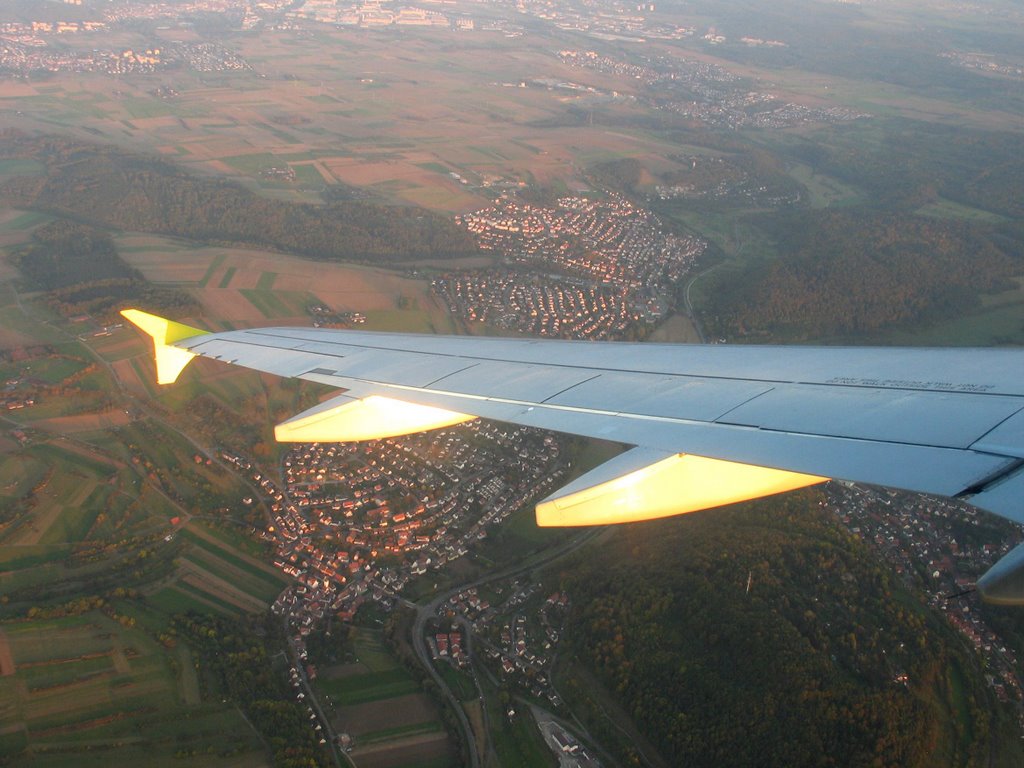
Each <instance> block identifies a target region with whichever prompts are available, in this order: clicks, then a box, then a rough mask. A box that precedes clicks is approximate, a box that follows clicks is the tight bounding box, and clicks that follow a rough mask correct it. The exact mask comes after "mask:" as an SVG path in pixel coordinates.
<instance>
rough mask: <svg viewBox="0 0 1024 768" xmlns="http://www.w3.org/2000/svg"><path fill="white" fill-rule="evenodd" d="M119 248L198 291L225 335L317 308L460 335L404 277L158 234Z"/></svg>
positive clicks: (380, 325) (154, 272)
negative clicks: (229, 330)
mask: <svg viewBox="0 0 1024 768" xmlns="http://www.w3.org/2000/svg"><path fill="white" fill-rule="evenodd" d="M116 243H117V247H118V250H119V252H120V253H121V254H122V256H123V258H124V259H125V260H126V261H127V262H128V263H129V264H131V266H133V267H135V268H137V269H139V270H140V271H141V272H142V273H143V274H144V275H145V276H146V277H147V278H148V279H149V280H150V281H152V282H153V283H156V284H158V285H161V284H167V285H173V286H175V287H178V288H184V289H186V290H188V291H189V292H190V293H192V294H193V295H194V296H195V297H196V299H197V300H198V301H199V303H200V304H201V305H202V306H203V307H204V308H205V310H206V312H205V313H204V314H205V315H206V316H208V317H211V318H216V320H217V322H218V323H219V324H220V327H219V328H218V330H220V329H222V328H243V327H249V326H258V325H267V324H268V323H270V322H271V321H273V322H276V323H294V324H303V325H307V324H309V323H310V322H311V319H310V313H309V308H310V307H311V306H314V305H325V306H328V307H330V308H331V309H332V310H334V311H336V312H361V313H364V314H365V315H366V317H367V321H366V324H365V325H364V326H362V327H365V328H367V329H369V330H408V331H423V332H435V333H450V332H453V330H454V327H453V325H452V323H451V320H450V318H449V317H448V314H447V312H446V311H445V310H444V309H443V308H442V307H441V306H440V305H439V304H438V302H437V301H436V300H435V299H434V297H433V296H432V295H431V294H430V289H429V285H428V284H427V282H426V281H425V280H423V279H422V278H413V277H409V276H406V275H404V274H402V273H400V272H395V271H390V270H383V269H375V268H372V267H361V266H356V265H350V264H324V263H322V262H314V261H310V260H308V259H301V258H298V257H294V256H288V255H285V254H279V253H268V252H266V251H256V250H248V249H241V248H223V247H204V246H193V247H185V246H183V244H182V242H181V241H179V240H175V239H172V238H165V237H158V236H154V235H141V234H125V235H121V236H119V237H118V238H117V239H116ZM123 338H124V337H123V336H121V335H118V336H117V337H116V339H117V340H118V341H120V340H123ZM105 346H106V345H105ZM104 354H105V356H106V354H107V353H106V352H105V353H104ZM112 354H114V355H116V356H118V357H120V356H121V354H122V353H120V352H118V351H112Z"/></svg>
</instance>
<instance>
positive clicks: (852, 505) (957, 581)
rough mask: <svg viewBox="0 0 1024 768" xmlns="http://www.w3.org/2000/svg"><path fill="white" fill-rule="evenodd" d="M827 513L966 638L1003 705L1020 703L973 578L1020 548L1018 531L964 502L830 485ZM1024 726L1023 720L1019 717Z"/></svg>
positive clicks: (1012, 661)
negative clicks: (981, 608)
mask: <svg viewBox="0 0 1024 768" xmlns="http://www.w3.org/2000/svg"><path fill="white" fill-rule="evenodd" d="M827 489H828V500H829V507H830V508H831V509H832V511H833V512H834V513H835V514H836V515H837V516H838V517H839V519H840V520H841V521H842V523H843V524H844V525H845V526H846V528H847V529H848V530H849V531H850V532H851V533H853V534H854V535H855V536H857V537H859V538H861V539H863V540H864V541H866V542H868V543H870V544H871V545H873V546H874V547H875V548H876V549H877V550H878V551H879V552H880V554H881V555H882V557H883V558H884V559H885V560H886V561H887V562H888V563H889V564H890V565H891V566H892V567H893V569H894V570H895V572H896V573H897V574H898V575H899V576H900V578H902V579H903V580H904V581H905V582H906V583H907V584H908V585H910V586H911V587H912V588H913V589H914V590H915V591H923V593H924V594H925V595H926V597H927V601H928V604H929V605H930V606H931V607H932V608H933V609H934V610H936V611H938V612H939V613H940V614H942V615H944V616H945V618H946V620H947V621H949V623H950V624H952V625H953V626H954V627H955V628H956V629H957V630H959V631H960V633H961V634H963V636H964V637H965V639H966V640H967V642H969V643H970V645H971V647H973V648H974V649H975V650H976V651H977V652H978V653H980V654H981V655H982V656H983V657H984V659H985V662H986V665H987V667H988V674H987V675H986V679H987V680H988V683H989V685H991V686H992V688H993V690H994V691H995V693H996V695H997V696H998V697H999V698H1000V699H1001V700H1002V701H1011V700H1012V701H1018V702H1019V701H1021V699H1022V690H1021V681H1020V678H1019V677H1018V674H1017V671H1016V670H1017V669H1018V668H1019V667H1018V665H1017V657H1016V654H1015V653H1014V652H1013V650H1012V649H1010V648H1007V647H1006V644H1005V643H1004V642H1003V640H1001V639H1000V637H999V636H998V635H997V634H996V632H995V631H994V630H993V629H992V628H991V627H990V626H988V625H987V624H986V623H985V621H984V619H983V618H982V616H981V614H980V612H979V610H978V604H977V597H976V596H975V595H974V591H973V585H974V582H975V579H976V578H977V577H978V576H979V575H980V574H982V573H984V572H985V571H986V570H988V568H990V567H991V566H992V565H993V564H994V563H995V562H996V561H997V560H999V559H1000V558H1001V557H1003V555H1005V554H1006V553H1007V552H1008V551H1009V550H1010V549H1012V548H1013V547H1014V546H1016V544H1017V543H1018V542H1019V540H1020V538H1021V531H1020V528H1019V527H1018V526H1014V525H1013V524H1011V523H1007V522H1005V521H1002V520H999V519H997V518H994V517H992V516H990V515H988V514H987V513H985V512H980V511H979V510H977V509H975V508H973V507H971V506H969V505H967V504H963V503H959V502H956V501H952V500H949V499H941V498H937V497H932V496H921V495H916V494H909V493H904V492H901V491H894V490H889V489H883V488H875V487H869V486H860V485H857V486H853V485H848V484H843V483H829V484H828V486H827ZM1022 725H1024V716H1022Z"/></svg>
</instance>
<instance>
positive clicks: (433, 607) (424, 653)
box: [403, 528, 607, 768]
mask: <svg viewBox="0 0 1024 768" xmlns="http://www.w3.org/2000/svg"><path fill="white" fill-rule="evenodd" d="M606 530H607V529H602V528H588V529H587V530H585V531H583V532H582V533H580V534H579V535H577V536H575V537H574V538H573V539H571V540H570V541H569V542H568V543H566V544H563V545H562V546H561V547H559V548H558V549H556V550H554V551H552V552H548V553H543V554H541V555H540V556H537V557H536V558H534V559H531V560H528V561H526V562H523V563H518V564H516V565H512V566H508V567H506V568H504V569H502V570H500V571H496V572H495V573H490V574H487V575H486V576H482V577H480V578H478V579H475V580H473V581H470V582H467V583H465V584H461V585H459V586H457V587H451V588H450V589H448V590H447V591H445V592H442V593H441V594H439V595H437V596H436V597H434V599H433V600H431V601H430V602H429V603H427V604H426V605H417V604H415V603H409V602H408V601H403V603H404V604H406V605H409V606H410V607H413V608H415V609H416V621H415V622H414V623H413V627H412V645H413V649H414V650H415V651H416V656H417V657H418V658H419V660H420V664H422V665H423V668H424V669H426V670H427V672H428V674H429V675H430V677H431V679H432V680H433V681H434V682H435V683H436V684H437V686H438V688H439V689H440V690H441V693H442V694H443V695H444V697H445V699H446V701H447V702H448V704H449V705H451V707H452V709H453V710H454V711H455V715H456V717H458V720H459V725H460V727H461V728H462V733H463V737H464V739H465V741H466V745H467V747H468V752H469V766H470V768H480V756H479V754H478V753H477V749H476V739H475V738H474V736H473V728H472V726H471V725H470V723H469V718H467V717H466V712H465V710H463V709H462V705H461V704H460V703H459V700H458V699H457V698H456V697H455V694H453V693H452V691H451V689H450V688H449V687H448V684H447V683H446V682H445V681H444V678H442V677H441V675H440V674H439V673H438V671H437V670H436V669H435V668H434V664H433V661H432V659H431V656H430V652H429V650H428V649H427V641H426V636H425V633H424V632H425V629H426V624H427V621H428V620H429V619H431V618H432V617H435V616H437V609H438V608H440V607H441V604H442V603H445V602H447V601H448V600H449V599H450V598H452V597H454V596H455V595H457V594H458V593H459V592H462V591H463V590H466V589H471V588H472V587H479V586H481V585H483V584H487V583H489V582H492V581H498V580H500V579H507V578H511V577H513V576H518V575H519V574H521V573H526V572H527V571H532V570H535V569H537V568H542V567H543V566H545V565H548V564H550V563H553V562H554V561H556V560H558V559H560V558H562V557H565V556H566V555H569V554H571V553H573V552H575V551H576V550H577V549H579V548H580V547H582V546H583V545H584V544H586V543H587V542H589V541H591V540H592V539H594V538H596V537H597V536H599V535H601V534H602V533H604V532H605V531H606Z"/></svg>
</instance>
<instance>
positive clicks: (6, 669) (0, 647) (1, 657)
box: [0, 629, 15, 677]
mask: <svg viewBox="0 0 1024 768" xmlns="http://www.w3.org/2000/svg"><path fill="white" fill-rule="evenodd" d="M14 672H15V666H14V656H12V655H11V645H10V643H8V642H7V635H6V634H5V633H4V631H3V630H2V629H0V677H7V676H9V675H13V674H14Z"/></svg>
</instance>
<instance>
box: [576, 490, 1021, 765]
mask: <svg viewBox="0 0 1024 768" xmlns="http://www.w3.org/2000/svg"><path fill="white" fill-rule="evenodd" d="M816 498H817V496H816V494H813V493H802V494H791V495H788V496H784V497H777V498H774V499H770V500H765V501H762V502H758V503H756V504H752V505H746V506H743V507H733V508H728V509H720V510H714V511H709V512H705V513H700V514H696V515H692V516H687V517H685V518H674V519H670V520H667V521H662V522H659V523H652V524H646V525H640V524H638V525H633V526H623V527H622V528H621V529H620V530H619V531H618V532H617V535H616V537H615V538H614V539H613V540H612V541H611V542H610V543H608V544H605V545H604V546H602V547H600V548H596V549H590V550H588V551H587V553H586V556H585V557H580V558H579V559H578V560H577V561H576V562H574V563H571V564H568V565H567V567H566V568H565V569H564V571H563V572H562V574H561V576H560V578H561V580H562V583H563V586H564V587H565V588H566V589H567V591H568V593H569V595H570V597H571V599H572V603H573V612H572V618H571V620H570V635H569V643H570V644H571V652H570V653H566V654H564V656H563V658H573V657H575V658H576V659H578V660H579V662H580V663H582V664H584V665H585V666H586V667H587V668H588V669H589V670H591V671H592V672H593V673H594V675H596V676H597V677H598V678H599V679H600V681H601V682H602V683H603V685H604V686H605V688H606V689H607V691H608V692H609V693H610V694H611V696H613V697H614V698H615V700H616V701H617V702H618V703H619V704H620V705H621V707H622V708H623V709H624V710H625V712H626V713H628V714H629V715H630V716H631V717H632V718H633V720H634V723H635V724H636V726H637V727H638V728H639V729H640V731H641V732H642V733H643V734H644V735H645V736H647V737H648V738H649V739H650V741H651V742H652V743H653V744H654V745H655V747H656V748H657V749H658V751H659V752H660V753H661V755H662V756H663V757H664V758H665V760H666V761H667V763H668V764H670V765H685V766H694V767H696V766H723V765H729V766H760V767H761V768H765V767H767V766H780V767H781V766H786V767H787V768H798V767H799V766H877V767H878V768H882V767H885V766H892V767H893V768H895V767H896V766H902V767H907V766H922V767H923V766H935V765H947V766H982V765H985V766H987V765H989V764H990V763H989V749H990V747H991V746H992V745H994V744H997V743H998V740H997V739H996V738H994V736H995V733H996V731H997V730H999V726H997V724H996V722H995V721H994V718H996V717H1000V715H999V714H998V711H997V710H996V709H995V708H994V707H993V706H992V705H991V704H990V702H989V694H988V691H987V689H986V688H985V686H984V681H983V679H982V673H981V670H980V668H979V667H978V662H977V661H976V660H975V659H974V658H973V657H971V656H969V655H968V653H967V652H966V651H965V647H964V645H963V643H962V642H961V641H960V640H959V638H958V637H956V635H955V634H954V633H953V631H952V630H951V629H950V628H948V627H946V626H945V625H940V624H939V623H938V622H937V621H936V620H935V619H934V618H931V617H930V616H929V615H928V614H927V613H926V612H925V610H924V609H923V608H922V607H920V606H919V605H918V604H917V601H916V600H915V599H914V598H913V597H912V596H910V595H908V594H907V593H906V592H905V591H904V590H903V588H902V587H901V586H899V585H898V584H896V583H893V582H892V581H891V580H890V577H889V575H888V570H887V569H885V568H884V567H882V566H880V565H879V564H878V563H877V561H876V559H875V558H874V557H873V556H872V555H871V554H870V553H869V552H868V551H867V549H866V547H865V546H864V545H863V544H862V543H860V542H859V541H857V540H856V539H854V538H853V537H851V536H849V535H848V534H847V533H845V531H843V530H842V529H840V528H839V527H838V525H837V524H835V523H833V522H832V521H831V520H829V519H828V518H827V517H826V516H825V513H824V512H822V511H819V509H818V505H817V504H815V503H814V502H815V499H816ZM748 575H749V577H750V580H751V581H750V583H751V586H750V591H749V594H748V593H747V591H746V590H747V580H748ZM904 674H905V675H907V680H908V683H906V684H905V683H904V682H901V680H902V678H901V676H902V675H904ZM562 690H563V692H564V693H565V694H566V695H567V696H568V697H569V698H570V700H571V701H572V703H573V704H574V711H580V712H583V713H586V711H587V705H586V696H587V694H586V692H585V691H586V686H585V685H580V684H579V683H578V681H576V680H575V678H574V677H573V676H572V674H571V672H570V676H569V679H568V680H567V681H565V685H564V686H563V687H562ZM580 697H583V699H584V702H583V704H582V705H579V699H580ZM596 711H597V710H592V713H593V712H596ZM600 717H601V716H600V715H599V716H598V719H596V720H592V721H591V724H594V725H595V727H601V728H602V730H608V729H607V728H604V725H601V724H600V719H599V718H600ZM993 756H994V757H995V758H997V759H996V762H995V763H994V764H1001V763H1000V762H999V757H1000V756H999V755H998V754H996V755H993ZM625 760H626V762H627V764H630V763H629V757H628V756H626V757H625Z"/></svg>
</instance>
